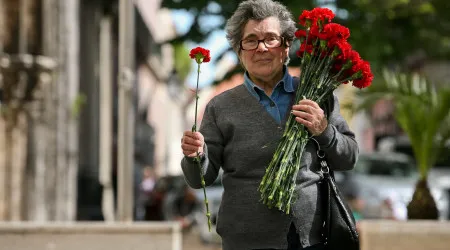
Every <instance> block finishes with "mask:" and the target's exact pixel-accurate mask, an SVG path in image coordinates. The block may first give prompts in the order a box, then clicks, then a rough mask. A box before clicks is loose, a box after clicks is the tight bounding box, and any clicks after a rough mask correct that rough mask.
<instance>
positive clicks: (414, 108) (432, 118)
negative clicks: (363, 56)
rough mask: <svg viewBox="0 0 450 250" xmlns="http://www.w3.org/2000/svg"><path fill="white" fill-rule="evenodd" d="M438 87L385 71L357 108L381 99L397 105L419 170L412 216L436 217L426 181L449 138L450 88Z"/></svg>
mask: <svg viewBox="0 0 450 250" xmlns="http://www.w3.org/2000/svg"><path fill="white" fill-rule="evenodd" d="M443 86H444V85H442V87H440V88H437V87H436V85H434V84H433V83H431V82H429V81H427V79H426V78H424V77H422V76H420V75H418V74H398V73H393V72H389V71H384V72H383V79H382V80H381V81H378V82H377V83H376V84H373V85H372V87H371V88H368V89H366V90H364V91H362V92H361V94H360V95H359V96H360V97H361V98H362V102H361V103H360V104H359V105H358V106H356V107H355V110H367V109H369V108H370V107H372V106H373V105H374V104H375V102H377V101H378V100H380V99H384V98H386V99H390V100H392V103H393V104H394V107H395V111H394V117H395V119H396V120H397V122H398V124H399V126H400V127H401V128H402V130H403V131H404V133H405V134H406V135H407V136H408V138H409V140H410V142H411V146H412V149H413V152H414V157H415V160H416V164H417V167H418V171H419V173H420V177H419V180H418V182H417V185H416V188H415V191H414V194H413V198H412V200H411V202H410V203H409V204H408V217H409V218H410V219H437V218H438V212H437V208H436V204H435V201H434V199H433V197H432V196H431V193H430V191H429V188H428V184H427V177H428V172H429V170H430V168H431V167H432V166H433V165H434V164H435V163H436V161H437V159H438V157H439V155H440V154H441V153H442V152H443V150H444V148H445V143H446V141H448V140H449V139H450V88H448V87H443Z"/></svg>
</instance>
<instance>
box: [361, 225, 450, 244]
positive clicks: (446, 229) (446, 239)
mask: <svg viewBox="0 0 450 250" xmlns="http://www.w3.org/2000/svg"><path fill="white" fill-rule="evenodd" d="M360 226H361V227H360V229H361V250H394V249H395V250H406V249H407V250H424V249H427V250H447V249H450V221H375V220H374V221H371V220H367V221H361V224H360Z"/></svg>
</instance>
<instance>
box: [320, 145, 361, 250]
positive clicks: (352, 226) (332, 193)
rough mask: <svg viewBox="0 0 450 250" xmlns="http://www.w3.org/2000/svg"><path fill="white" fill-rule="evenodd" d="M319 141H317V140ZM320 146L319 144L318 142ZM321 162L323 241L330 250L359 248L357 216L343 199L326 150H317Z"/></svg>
mask: <svg viewBox="0 0 450 250" xmlns="http://www.w3.org/2000/svg"><path fill="white" fill-rule="evenodd" d="M316 143H317V141H316ZM317 145H318V146H319V144H318V143H317ZM317 156H318V158H319V162H320V167H321V170H320V173H321V174H322V175H323V179H322V180H321V181H320V184H319V187H320V195H321V200H322V219H323V224H322V225H323V227H322V242H323V244H324V246H325V248H326V249H328V250H359V249H360V247H359V235H358V232H357V231H356V223H355V217H354V216H353V212H352V210H351V209H350V207H349V206H348V204H347V202H346V201H345V200H344V199H343V197H342V195H341V193H340V192H339V189H338V187H337V186H336V183H335V180H334V174H333V171H330V168H329V165H328V163H327V161H326V158H325V152H324V151H323V150H321V149H320V147H319V149H318V150H317Z"/></svg>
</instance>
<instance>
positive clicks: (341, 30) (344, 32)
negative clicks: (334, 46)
mask: <svg viewBox="0 0 450 250" xmlns="http://www.w3.org/2000/svg"><path fill="white" fill-rule="evenodd" d="M323 32H324V33H326V34H327V36H328V39H329V40H331V39H340V40H347V38H349V37H350V30H349V29H348V28H347V27H345V26H342V25H340V24H337V23H328V24H326V25H325V26H324V27H323Z"/></svg>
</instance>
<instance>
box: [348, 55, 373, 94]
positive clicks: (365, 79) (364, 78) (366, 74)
mask: <svg viewBox="0 0 450 250" xmlns="http://www.w3.org/2000/svg"><path fill="white" fill-rule="evenodd" d="M352 70H353V71H355V72H357V73H358V75H359V76H360V77H358V78H356V79H355V80H353V86H355V87H357V88H360V89H362V88H367V87H369V86H370V84H372V81H373V74H372V71H371V69H370V64H369V62H368V61H364V60H360V61H359V62H358V64H356V65H354V66H353V67H352Z"/></svg>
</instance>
